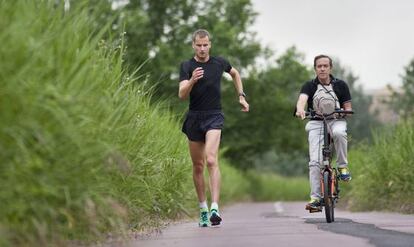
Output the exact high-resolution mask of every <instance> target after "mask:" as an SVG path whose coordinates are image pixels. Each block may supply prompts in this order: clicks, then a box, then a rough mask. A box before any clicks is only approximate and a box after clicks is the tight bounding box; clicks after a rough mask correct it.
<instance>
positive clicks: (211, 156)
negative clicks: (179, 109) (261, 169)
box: [178, 29, 249, 227]
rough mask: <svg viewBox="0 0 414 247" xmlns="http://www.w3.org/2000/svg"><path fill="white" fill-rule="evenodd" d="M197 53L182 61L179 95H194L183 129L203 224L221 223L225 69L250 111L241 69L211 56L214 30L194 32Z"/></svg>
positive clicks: (242, 104)
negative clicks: (220, 160) (207, 188)
mask: <svg viewBox="0 0 414 247" xmlns="http://www.w3.org/2000/svg"><path fill="white" fill-rule="evenodd" d="M192 46H193V49H194V57H193V58H191V59H190V60H187V61H184V62H182V63H181V68H180V87H179V92H178V96H179V97H180V99H186V98H188V96H190V106H189V111H188V113H187V116H186V119H185V121H184V124H183V128H182V131H183V132H184V133H185V134H186V135H187V138H188V146H189V149H190V156H191V159H192V163H193V180H194V185H195V188H196V192H197V196H198V200H199V207H200V222H199V225H200V226H201V227H206V226H208V225H210V224H211V225H219V224H220V222H221V216H220V214H219V209H218V201H219V193H220V170H219V165H218V149H219V145H220V137H221V129H222V128H223V124H224V115H223V113H222V111H221V93H220V88H221V87H220V84H221V82H220V81H221V77H222V75H223V72H226V73H229V74H230V75H231V77H232V78H233V82H234V86H235V87H236V91H237V93H238V99H239V103H240V105H241V107H242V111H244V112H248V111H249V104H248V103H247V101H246V99H245V97H246V95H245V94H244V92H243V85H242V81H241V77H240V74H239V72H238V71H237V70H236V69H235V68H233V67H232V66H231V65H230V63H229V62H228V61H227V60H226V59H224V58H222V57H216V56H210V55H209V51H210V47H211V43H210V34H209V33H208V32H207V31H206V30H203V29H200V30H197V31H195V32H194V34H193V44H192ZM205 163H206V164H207V168H208V171H209V178H210V188H211V200H212V203H211V208H210V212H209V210H208V206H207V201H206V195H205V183H204V176H203V171H204V167H205Z"/></svg>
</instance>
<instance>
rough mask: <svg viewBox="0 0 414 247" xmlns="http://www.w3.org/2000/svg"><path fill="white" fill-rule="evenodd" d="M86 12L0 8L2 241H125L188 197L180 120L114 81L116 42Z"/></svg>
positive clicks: (38, 4) (51, 4)
mask: <svg viewBox="0 0 414 247" xmlns="http://www.w3.org/2000/svg"><path fill="white" fill-rule="evenodd" d="M93 15H94V13H93V12H90V10H88V11H87V10H82V9H71V10H70V11H68V12H64V11H63V9H62V6H57V5H55V1H1V10H0V18H1V19H0V29H1V30H2V31H1V33H0V41H1V44H2V45H1V46H0V57H1V59H0V67H1V70H0V82H1V83H0V114H1V122H0V150H1V154H0V160H1V165H0V181H1V185H2V188H1V190H0V203H1V210H0V235H1V238H0V239H1V240H0V241H2V242H1V244H2V245H16V246H52V245H62V244H63V242H64V241H65V240H68V239H76V240H85V241H93V240H96V239H100V238H103V237H104V236H105V235H103V234H104V233H108V232H112V233H115V234H121V235H122V234H125V233H126V231H127V230H128V229H130V228H142V227H144V226H146V225H150V224H152V225H154V224H155V225H156V224H158V223H159V222H160V221H161V220H163V219H166V218H175V217H178V216H179V215H180V214H181V213H182V212H183V209H184V208H185V207H188V206H189V203H190V202H193V201H195V196H194V193H193V187H192V181H191V177H190V176H191V167H190V166H189V159H188V154H187V152H186V148H187V147H186V143H185V139H184V138H183V136H182V134H181V133H180V131H179V126H178V124H177V123H176V121H175V120H174V119H173V116H172V115H171V114H169V113H166V112H163V111H161V110H160V108H159V107H157V106H150V105H149V100H148V96H147V95H146V93H145V92H143V91H142V90H141V89H140V87H138V86H136V82H135V81H134V80H132V79H130V78H128V77H127V75H125V74H124V73H123V71H122V50H123V48H122V46H123V44H122V39H120V40H115V41H113V42H107V41H104V40H103V39H102V34H103V32H102V33H96V32H94V30H91V27H92V26H93V23H92V22H93V20H94V18H93ZM103 31H104V30H103ZM92 33H95V34H94V35H92Z"/></svg>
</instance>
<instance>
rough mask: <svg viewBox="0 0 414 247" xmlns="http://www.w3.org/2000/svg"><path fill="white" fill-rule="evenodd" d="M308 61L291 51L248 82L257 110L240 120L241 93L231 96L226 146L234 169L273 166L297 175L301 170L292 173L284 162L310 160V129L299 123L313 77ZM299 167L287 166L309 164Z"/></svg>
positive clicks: (227, 107)
mask: <svg viewBox="0 0 414 247" xmlns="http://www.w3.org/2000/svg"><path fill="white" fill-rule="evenodd" d="M302 60H303V57H302V55H301V54H299V53H298V52H297V51H296V49H295V48H291V49H289V50H287V51H286V53H285V54H283V55H282V56H280V57H279V58H278V59H277V61H276V64H275V65H274V66H271V67H270V66H269V68H266V69H264V70H263V71H255V72H252V73H251V74H250V76H249V77H248V78H246V79H245V80H244V83H245V91H246V92H247V93H248V97H247V100H248V102H249V103H250V105H251V111H250V112H249V113H248V114H240V107H239V106H238V101H237V97H236V95H235V93H234V92H229V90H228V91H225V93H224V94H223V107H224V112H225V114H226V125H225V129H224V134H223V143H224V146H225V148H226V152H225V154H226V156H227V157H229V158H230V159H231V162H232V164H235V165H237V166H238V167H241V168H244V169H247V168H252V167H256V168H257V167H260V166H263V165H264V163H267V164H268V165H267V166H269V167H272V166H273V167H279V168H276V169H277V171H280V172H282V174H290V175H292V174H295V172H294V170H295V169H294V170H292V169H290V170H291V171H292V173H286V170H285V169H284V168H283V167H284V166H283V163H282V162H281V161H282V160H289V157H293V156H294V155H298V153H303V154H304V155H302V157H305V155H306V151H305V150H306V133H305V132H304V123H303V122H301V121H299V120H298V119H296V118H294V117H293V112H294V110H295V105H296V100H297V97H298V91H299V90H300V87H301V85H302V84H303V82H304V81H306V80H308V79H309V71H308V69H307V68H306V66H304V65H303V61H302ZM224 86H227V87H230V86H231V85H230V83H228V85H223V87H224ZM272 153H273V155H272ZM269 154H270V156H269ZM287 154H288V156H286V155H287ZM299 156H300V155H299ZM272 157H273V158H272ZM269 158H271V160H269ZM265 159H267V161H266V162H265ZM297 161H298V164H292V163H290V164H288V163H289V162H288V163H286V166H290V167H295V168H298V167H303V166H304V163H306V161H305V158H303V159H299V160H297ZM305 167H306V166H305ZM299 170H301V171H303V169H301V168H299ZM284 171H285V172H284Z"/></svg>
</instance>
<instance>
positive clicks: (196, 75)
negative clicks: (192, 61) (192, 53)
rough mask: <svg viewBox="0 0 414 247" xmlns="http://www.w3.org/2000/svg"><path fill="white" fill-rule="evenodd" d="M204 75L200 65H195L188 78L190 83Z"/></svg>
mask: <svg viewBox="0 0 414 247" xmlns="http://www.w3.org/2000/svg"><path fill="white" fill-rule="evenodd" d="M203 76H204V70H203V68H201V67H197V68H196V69H195V70H194V71H193V74H192V76H191V78H190V82H192V83H196V82H197V81H198V80H200V79H201V78H203Z"/></svg>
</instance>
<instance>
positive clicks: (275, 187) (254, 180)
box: [246, 171, 309, 201]
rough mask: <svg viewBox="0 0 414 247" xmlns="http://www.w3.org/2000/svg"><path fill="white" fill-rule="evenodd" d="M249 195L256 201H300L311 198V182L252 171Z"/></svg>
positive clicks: (249, 177) (304, 179)
mask: <svg viewBox="0 0 414 247" xmlns="http://www.w3.org/2000/svg"><path fill="white" fill-rule="evenodd" d="M246 177H247V179H248V180H249V182H250V187H249V194H250V196H251V198H252V199H253V200H255V201H298V200H307V199H308V198H309V182H308V180H307V179H306V178H304V177H283V176H280V175H277V174H273V173H258V172H255V171H250V172H248V173H247V174H246Z"/></svg>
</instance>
